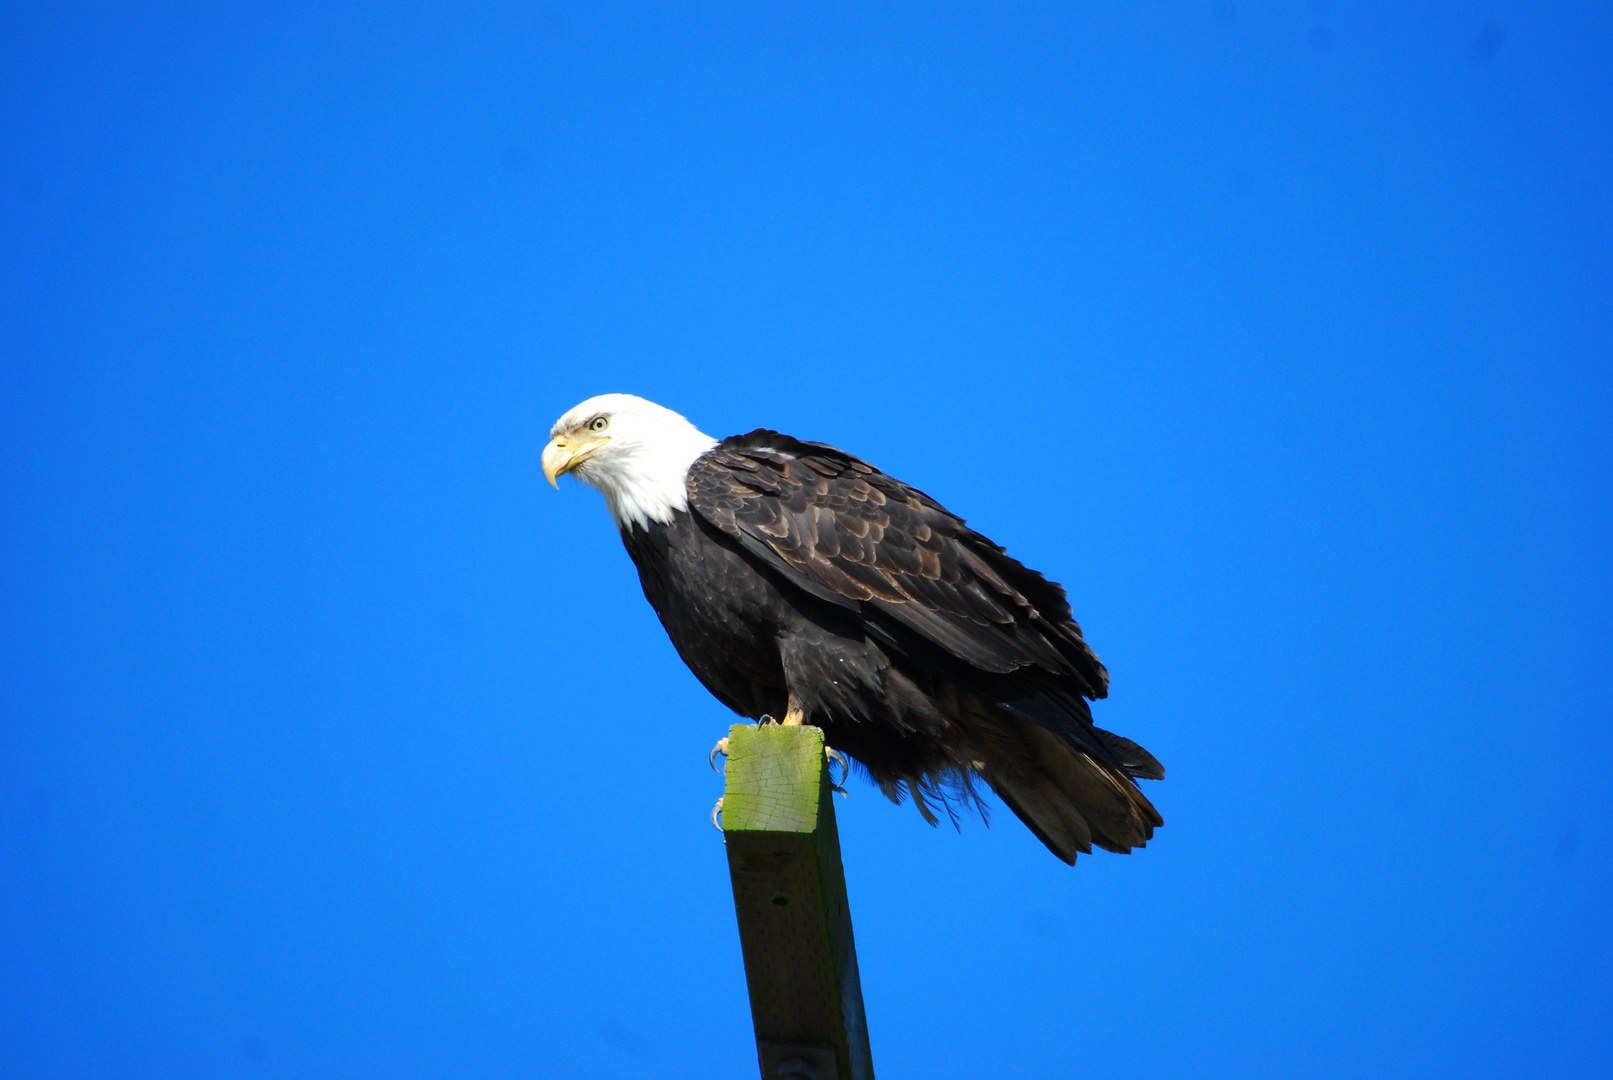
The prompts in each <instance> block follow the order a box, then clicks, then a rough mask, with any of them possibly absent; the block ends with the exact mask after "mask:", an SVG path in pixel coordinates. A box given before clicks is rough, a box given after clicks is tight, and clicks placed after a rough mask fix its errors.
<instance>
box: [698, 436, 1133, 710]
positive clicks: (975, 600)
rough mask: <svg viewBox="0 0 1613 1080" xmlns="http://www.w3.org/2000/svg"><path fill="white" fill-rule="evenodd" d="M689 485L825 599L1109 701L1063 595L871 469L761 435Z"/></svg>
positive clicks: (987, 661) (716, 520) (830, 452)
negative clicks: (866, 609) (865, 607)
mask: <svg viewBox="0 0 1613 1080" xmlns="http://www.w3.org/2000/svg"><path fill="white" fill-rule="evenodd" d="M688 484H689V494H690V505H691V508H692V509H693V510H695V511H696V512H697V513H699V514H700V515H701V516H703V517H704V518H705V519H706V520H708V521H709V522H711V523H712V524H713V525H715V526H716V527H717V528H719V529H721V530H722V531H723V532H725V533H727V534H728V535H730V536H732V537H734V538H735V539H737V540H738V541H739V542H740V543H741V544H743V545H744V546H745V547H746V548H747V549H748V550H750V551H751V552H753V553H754V554H756V555H758V556H759V557H761V558H762V559H763V560H764V561H766V562H767V563H769V564H770V565H772V566H773V567H774V568H775V569H777V570H779V571H781V572H784V573H785V574H786V575H787V576H788V578H789V579H790V580H791V581H792V582H794V583H795V584H797V585H799V586H800V587H802V588H805V589H807V590H808V591H809V592H812V593H813V594H814V595H817V596H820V597H822V598H824V599H829V600H833V601H834V602H836V603H839V604H841V605H842V606H846V607H860V606H861V605H862V604H864V603H871V604H872V605H874V606H875V607H877V608H878V609H879V610H881V611H883V612H885V613H887V614H888V615H890V616H891V617H892V618H893V619H894V620H896V621H897V622H899V623H901V624H903V625H905V626H906V627H908V628H909V629H910V630H912V631H914V632H916V633H918V634H919V635H921V636H922V637H923V638H925V639H927V640H928V641H929V642H931V643H932V644H933V645H935V646H936V647H939V648H941V649H943V650H945V651H946V652H948V653H950V654H951V655H952V656H954V657H955V658H956V659H958V660H962V661H965V662H967V663H969V664H971V665H973V666H975V667H977V668H979V669H980V670H981V671H985V672H991V673H998V674H1002V673H1007V672H1010V671H1016V670H1019V669H1022V668H1037V669H1040V670H1042V671H1044V672H1046V673H1048V674H1049V675H1053V676H1056V677H1061V679H1069V680H1072V681H1073V682H1074V684H1075V689H1077V690H1078V691H1079V693H1080V694H1082V695H1084V696H1086V697H1091V698H1101V697H1103V696H1104V695H1105V694H1106V693H1107V692H1108V685H1109V679H1108V672H1107V671H1106V670H1105V669H1104V666H1103V664H1102V663H1101V662H1100V661H1099V660H1098V658H1097V656H1096V655H1095V654H1094V653H1093V652H1092V650H1091V649H1090V648H1089V647H1088V646H1087V644H1086V642H1085V641H1084V640H1083V639H1082V637H1081V628H1080V627H1079V626H1078V625H1077V624H1076V623H1075V621H1074V619H1073V618H1072V617H1071V613H1070V605H1069V602H1068V600H1067V599H1066V598H1065V594H1064V590H1063V588H1062V587H1060V586H1059V585H1058V584H1056V583H1054V582H1051V581H1048V580H1047V579H1046V578H1044V577H1043V576H1042V575H1041V574H1038V573H1037V572H1035V571H1034V570H1031V569H1029V568H1027V567H1025V566H1024V565H1022V564H1021V563H1020V562H1018V561H1017V560H1015V559H1013V558H1012V557H1010V556H1009V555H1008V554H1007V553H1006V552H1004V551H1003V549H1002V548H1000V547H998V546H997V545H996V544H993V543H992V542H991V541H990V540H988V539H987V538H986V537H984V536H981V535H980V534H979V533H977V532H975V531H974V530H972V529H970V528H969V527H968V526H967V525H966V524H965V523H964V521H963V519H962V518H960V517H957V516H956V515H954V514H952V513H950V512H949V511H947V510H946V508H945V507H943V506H941V505H940V504H939V503H937V502H936V501H935V500H934V499H931V498H930V497H929V496H927V495H925V494H924V493H923V492H921V491H919V490H918V489H916V488H913V487H910V486H908V485H906V484H903V483H902V482H901V481H899V480H896V479H894V478H892V477H890V476H887V475H885V474H884V473H882V472H880V471H879V470H878V469H876V468H874V467H873V466H872V465H869V464H868V463H867V462H865V461H862V460H860V459H858V458H855V457H852V456H851V455H849V454H846V453H842V452H841V451H839V450H836V449H834V448H833V447H830V446H825V445H823V444H822V443H806V442H801V441H799V440H796V439H792V438H790V437H789V436H786V435H780V434H778V433H777V432H772V431H767V430H765V429H761V430H757V431H753V432H751V433H750V434H748V435H739V436H735V437H733V438H730V439H726V440H724V441H723V442H722V443H720V444H719V445H718V446H717V447H716V448H715V449H714V450H712V451H711V452H710V453H708V454H707V455H705V456H704V457H703V458H701V459H700V461H698V462H696V464H695V466H694V468H692V469H691V470H690V473H689V479H688Z"/></svg>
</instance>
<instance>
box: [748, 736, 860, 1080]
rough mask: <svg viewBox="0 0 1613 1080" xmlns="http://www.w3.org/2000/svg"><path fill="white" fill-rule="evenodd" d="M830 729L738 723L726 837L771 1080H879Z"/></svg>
mask: <svg viewBox="0 0 1613 1080" xmlns="http://www.w3.org/2000/svg"><path fill="white" fill-rule="evenodd" d="M831 798H832V796H831V789H830V782H829V770H828V764H827V762H826V761H825V759H824V748H823V732H822V731H820V730H819V729H817V728H815V727H786V726H783V725H775V724H767V725H760V726H758V725H752V724H735V725H734V726H733V728H732V729H731V730H730V732H729V735H728V767H727V786H726V789H725V791H724V793H723V803H722V827H723V839H724V841H725V842H726V844H727V847H728V874H729V877H730V878H731V879H732V881H733V886H734V911H735V913H736V914H737V915H738V916H739V944H740V948H741V949H742V950H743V952H744V954H745V981H746V983H747V984H748V985H749V987H750V1008H751V1021H752V1022H753V1023H754V1025H755V1027H756V1052H757V1057H758V1059H759V1061H760V1064H761V1068H762V1080H873V1075H874V1067H873V1060H872V1058H871V1057H870V1055H869V1051H868V1025H867V1022H866V1020H865V1019H864V1017H863V995H862V986H861V984H860V983H859V982H858V979H857V949H856V946H855V944H854V943H853V942H852V938H851V907H850V905H849V903H848V902H847V900H846V877H845V871H844V870H843V869H842V868H841V865H840V834H839V833H838V832H837V831H836V830H835V814H834V803H833V802H832V801H831Z"/></svg>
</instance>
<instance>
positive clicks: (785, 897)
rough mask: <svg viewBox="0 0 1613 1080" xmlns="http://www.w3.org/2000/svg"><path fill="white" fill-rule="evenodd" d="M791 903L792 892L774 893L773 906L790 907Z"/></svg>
mask: <svg viewBox="0 0 1613 1080" xmlns="http://www.w3.org/2000/svg"><path fill="white" fill-rule="evenodd" d="M789 903H790V894H789V893H774V894H773V906H774V907H788V906H789Z"/></svg>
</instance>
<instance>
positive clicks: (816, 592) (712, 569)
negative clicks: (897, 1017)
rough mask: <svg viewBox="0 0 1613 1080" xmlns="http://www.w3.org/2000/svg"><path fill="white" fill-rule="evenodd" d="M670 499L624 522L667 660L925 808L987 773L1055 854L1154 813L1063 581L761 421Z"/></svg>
mask: <svg viewBox="0 0 1613 1080" xmlns="http://www.w3.org/2000/svg"><path fill="white" fill-rule="evenodd" d="M687 486H688V490H689V508H688V511H687V512H683V511H680V512H677V513H676V514H674V517H673V520H672V521H671V522H670V523H669V524H665V525H660V524H652V525H651V526H650V527H649V528H648V529H641V528H639V527H638V526H630V527H629V528H628V529H627V530H626V531H624V533H623V541H624V542H625V543H626V545H627V549H628V552H629V553H630V554H631V556H632V558H633V562H634V564H635V565H636V566H637V567H638V571H639V578H640V580H641V581H642V583H643V585H644V594H645V596H646V597H648V598H649V601H650V603H651V605H652V606H654V608H655V610H656V612H657V614H658V615H660V617H661V622H662V625H664V626H665V627H666V630H667V633H668V635H670V637H671V638H672V643H673V645H674V646H676V648H677V650H678V653H679V655H680V656H682V657H683V660H684V662H685V663H687V664H688V665H689V668H690V669H691V670H692V671H693V672H694V673H695V675H696V676H697V677H698V678H699V679H700V681H701V682H702V683H704V684H705V686H706V688H707V689H709V690H710V691H711V692H712V693H713V694H715V695H716V696H717V698H718V699H719V700H721V701H722V702H723V704H725V705H727V706H728V707H729V708H731V709H733V710H734V711H735V712H737V713H739V714H740V715H742V716H747V717H750V718H751V719H759V718H761V717H762V716H764V715H771V716H775V717H779V716H783V715H784V713H785V710H786V708H787V702H788V700H789V698H790V696H791V695H793V696H794V697H795V699H796V701H797V702H798V703H799V704H800V705H801V706H802V707H803V709H804V711H805V714H806V720H807V722H808V723H810V724H816V725H818V726H819V727H821V728H823V729H824V733H825V736H826V737H827V739H828V741H829V743H830V744H831V745H833V746H835V747H838V748H839V749H840V750H842V751H844V752H845V753H846V754H848V755H849V756H851V757H852V758H853V759H854V760H855V761H857V762H858V763H859V764H860V765H861V766H862V767H863V768H865V769H866V770H867V772H868V774H869V775H870V777H871V778H872V779H873V780H874V782H875V783H877V784H878V785H879V786H880V788H881V789H883V790H884V792H885V793H886V794H887V795H889V796H890V797H891V798H893V799H896V800H898V801H899V800H901V799H902V798H903V797H904V796H909V795H910V796H911V797H912V798H913V800H914V802H915V803H916V804H917V805H918V807H919V809H920V811H921V812H922V813H923V814H924V816H925V818H926V819H927V820H929V821H931V822H932V823H933V822H934V821H935V820H936V815H935V810H936V808H941V809H943V810H945V811H946V812H952V810H953V807H954V805H955V804H956V803H958V802H969V801H972V800H973V799H974V790H973V783H974V780H975V778H977V777H978V778H981V779H984V780H985V781H986V783H987V784H989V785H990V786H991V788H992V789H993V790H994V791H996V792H997V794H998V795H999V796H1000V797H1001V798H1002V800H1003V801H1004V802H1005V803H1007V804H1008V806H1009V807H1010V808H1011V809H1012V810H1013V811H1014V813H1015V814H1017V815H1018V816H1019V818H1020V820H1022V821H1024V822H1025V824H1026V825H1027V826H1029V827H1030V829H1031V831H1032V832H1034V833H1035V834H1036V835H1037V836H1038V837H1039V838H1040V839H1041V841H1042V842H1043V843H1044V844H1046V845H1047V847H1048V849H1049V850H1051V851H1052V852H1053V853H1054V854H1055V855H1057V856H1058V857H1059V858H1061V859H1063V860H1064V861H1065V862H1068V863H1074V862H1075V857H1076V853H1077V852H1089V851H1091V850H1092V845H1093V844H1096V845H1098V846H1099V847H1102V848H1106V849H1108V850H1110V851H1122V852H1123V851H1129V850H1130V849H1131V848H1133V847H1140V846H1141V845H1142V844H1144V843H1145V842H1146V841H1147V840H1148V838H1149V837H1151V836H1152V835H1153V832H1154V829H1155V827H1157V826H1159V825H1161V824H1163V821H1162V819H1161V818H1160V816H1159V813H1158V812H1157V811H1156V810H1155V809H1154V807H1153V805H1152V804H1151V803H1150V802H1149V801H1148V799H1147V798H1146V797H1145V796H1144V795H1143V794H1142V792H1141V791H1139V790H1138V788H1137V786H1136V784H1135V783H1134V782H1133V778H1134V777H1145V778H1148V779H1161V778H1163V777H1164V775H1165V770H1164V769H1163V767H1161V765H1160V764H1159V762H1158V761H1156V760H1155V759H1154V757H1153V755H1151V754H1149V753H1148V751H1146V750H1144V749H1143V748H1142V747H1140V746H1138V745H1137V744H1136V743H1134V742H1132V741H1130V740H1129V739H1124V738H1121V737H1120V736H1118V735H1114V734H1111V733H1110V732H1107V731H1104V730H1103V729H1101V728H1098V727H1095V726H1094V725H1093V723H1092V713H1091V710H1090V708H1089V706H1088V704H1087V699H1088V698H1100V697H1103V696H1104V695H1105V694H1106V693H1107V692H1108V681H1109V680H1108V673H1107V672H1106V671H1105V670H1104V667H1103V664H1102V663H1100V662H1099V660H1098V658H1097V656H1096V655H1094V653H1093V652H1092V650H1091V649H1090V648H1089V647H1088V646H1087V644H1086V642H1085V640H1083V638H1082V636H1081V628H1080V627H1079V626H1078V625H1076V623H1075V621H1074V619H1072V618H1071V613H1070V606H1069V603H1068V601H1067V600H1066V599H1065V595H1064V590H1063V589H1062V588H1061V587H1059V586H1058V585H1056V584H1054V583H1053V582H1050V581H1048V580H1047V579H1046V578H1044V577H1042V575H1040V574H1038V573H1036V572H1035V571H1034V570H1030V569H1027V568H1026V567H1025V566H1023V565H1021V564H1020V563H1019V562H1018V561H1016V560H1014V559H1013V558H1010V557H1009V556H1008V555H1007V554H1006V553H1005V552H1004V551H1003V550H1002V549H1001V548H999V547H998V546H996V545H995V544H993V543H992V542H991V541H990V540H988V539H986V538H985V537H983V536H981V535H980V534H979V533H976V532H974V531H973V530H972V529H970V528H969V527H968V526H967V525H965V524H964V522H963V520H962V519H961V518H958V517H956V516H954V515H953V514H951V513H949V512H948V511H947V510H946V509H945V508H943V507H942V506H941V505H940V504H939V503H937V502H935V501H934V500H933V499H931V498H929V497H928V496H927V495H925V494H924V493H922V492H920V491H918V490H916V489H914V488H911V487H909V486H907V485H906V484H903V483H901V482H900V481H898V480H895V479H892V478H891V477H889V476H886V475H885V474H884V473H881V472H880V471H879V470H878V469H875V468H874V467H873V466H871V465H869V464H868V463H866V462H864V461H860V460H858V459H857V458H854V457H851V456H850V455H848V454H844V453H841V452H840V451H838V450H835V449H834V448H832V447H828V446H824V445H822V444H819V443H803V442H800V441H798V440H795V439H792V438H790V437H788V436H785V435H780V434H778V433H776V432H772V431H765V430H764V431H754V432H752V433H750V434H749V435H739V436H735V437H733V438H730V439H726V440H724V441H723V442H722V443H720V444H718V445H717V446H716V447H715V448H713V449H712V450H711V451H709V452H708V453H706V454H704V455H702V456H701V457H700V458H699V459H698V460H696V462H695V463H694V465H693V466H692V467H691V468H690V470H689V475H688V481H687Z"/></svg>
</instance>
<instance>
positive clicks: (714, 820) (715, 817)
mask: <svg viewBox="0 0 1613 1080" xmlns="http://www.w3.org/2000/svg"><path fill="white" fill-rule="evenodd" d="M711 827H712V828H713V829H716V830H717V831H718V832H722V796H721V795H719V796H717V805H716V806H713V807H712V808H711Z"/></svg>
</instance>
